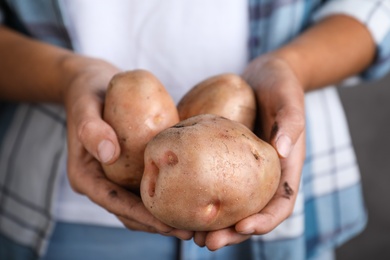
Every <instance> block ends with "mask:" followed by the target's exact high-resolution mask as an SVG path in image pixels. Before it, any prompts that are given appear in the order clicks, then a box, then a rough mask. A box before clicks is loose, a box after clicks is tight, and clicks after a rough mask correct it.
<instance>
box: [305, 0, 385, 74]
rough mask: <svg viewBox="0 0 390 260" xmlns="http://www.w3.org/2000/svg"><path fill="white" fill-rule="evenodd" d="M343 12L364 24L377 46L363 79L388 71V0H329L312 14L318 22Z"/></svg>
mask: <svg viewBox="0 0 390 260" xmlns="http://www.w3.org/2000/svg"><path fill="white" fill-rule="evenodd" d="M336 14H343V15H348V16H350V17H353V18H355V19H356V20H358V21H360V22H361V23H362V24H364V25H365V26H366V27H367V29H368V30H369V32H370V33H371V35H372V37H373V40H374V41H375V44H376V46H377V54H376V58H375V60H374V63H373V64H372V65H371V66H370V67H369V68H367V70H366V71H364V72H363V73H362V74H361V75H360V77H361V78H363V79H368V80H369V79H377V78H380V77H383V76H384V75H385V74H387V73H388V72H389V71H390V0H338V1H335V0H334V1H329V2H328V3H327V4H325V5H324V6H323V7H321V8H320V9H319V10H318V11H317V12H316V13H315V14H314V16H313V21H314V22H318V21H320V20H322V19H324V18H326V17H328V16H331V15H336Z"/></svg>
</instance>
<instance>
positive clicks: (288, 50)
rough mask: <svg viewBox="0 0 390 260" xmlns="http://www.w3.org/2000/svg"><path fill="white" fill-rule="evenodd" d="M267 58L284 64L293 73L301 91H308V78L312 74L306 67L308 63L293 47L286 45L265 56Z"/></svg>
mask: <svg viewBox="0 0 390 260" xmlns="http://www.w3.org/2000/svg"><path fill="white" fill-rule="evenodd" d="M267 56H269V57H270V58H273V59H279V60H281V61H283V62H285V63H286V64H287V65H288V66H289V67H290V69H291V70H292V72H293V73H294V75H295V77H296V78H297V80H298V82H299V83H300V85H301V87H302V89H303V91H304V92H307V91H309V90H310V88H311V87H310V86H311V78H310V77H311V75H312V73H311V68H310V66H308V64H309V63H308V61H307V59H306V58H305V55H304V54H303V53H301V52H299V51H298V50H296V49H294V47H292V46H289V45H287V46H285V47H282V48H280V49H278V50H275V51H273V52H271V53H269V54H267Z"/></svg>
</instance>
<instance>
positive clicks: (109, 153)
mask: <svg viewBox="0 0 390 260" xmlns="http://www.w3.org/2000/svg"><path fill="white" fill-rule="evenodd" d="M114 153H115V146H114V144H113V143H112V142H111V141H109V140H103V141H101V142H100V144H99V146H98V156H99V159H100V161H101V162H102V163H106V162H109V161H110V160H111V159H112V157H113V156H114Z"/></svg>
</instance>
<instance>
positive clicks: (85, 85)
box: [64, 59, 193, 239]
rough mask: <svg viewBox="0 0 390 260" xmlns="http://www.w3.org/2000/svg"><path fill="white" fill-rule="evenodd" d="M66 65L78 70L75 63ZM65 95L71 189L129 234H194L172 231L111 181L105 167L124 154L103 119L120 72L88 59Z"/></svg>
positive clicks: (182, 237) (180, 235)
mask: <svg viewBox="0 0 390 260" xmlns="http://www.w3.org/2000/svg"><path fill="white" fill-rule="evenodd" d="M68 63H69V64H68V66H75V65H74V64H73V62H72V61H69V62H68ZM87 64H88V65H87V66H85V68H84V69H83V70H82V71H80V72H79V73H77V76H76V77H74V78H73V79H72V80H71V84H70V85H69V86H67V88H66V89H65V90H64V100H65V106H66V111H67V130H68V135H67V137H68V178H69V181H70V184H71V186H72V188H73V189H74V190H75V191H76V192H78V193H81V194H84V195H86V196H87V197H88V198H89V199H90V200H92V201H93V202H95V203H96V204H98V205H100V206H101V207H103V208H105V209H106V210H107V211H109V212H111V213H112V214H115V215H116V216H117V217H118V218H119V220H120V221H121V222H122V223H123V224H124V225H125V226H126V227H127V228H129V229H131V230H137V231H145V232H151V233H160V234H162V235H166V236H176V237H178V238H180V239H190V238H192V235H193V233H192V232H189V231H184V230H177V229H174V228H172V227H170V226H168V225H166V224H164V223H162V222H161V221H159V220H157V219H156V218H155V217H153V216H152V215H151V214H150V213H149V211H148V210H147V209H146V208H145V206H144V204H143V203H142V200H141V198H140V197H139V196H137V195H135V194H133V193H131V192H130V191H128V190H126V189H124V188H122V187H120V186H118V185H116V184H115V183H113V182H111V181H109V180H108V179H107V178H106V177H105V174H104V172H103V170H102V167H101V163H113V162H114V161H115V160H116V159H117V158H118V157H119V154H120V146H119V143H118V140H117V136H116V134H115V132H114V130H113V129H112V127H111V126H109V125H108V124H107V123H106V122H105V121H104V120H103V119H102V110H103V105H104V104H103V103H104V95H105V91H106V88H107V86H108V83H109V81H110V79H111V78H112V77H113V76H114V75H115V74H116V73H119V72H120V71H119V70H118V69H117V68H115V67H114V66H112V65H110V64H108V63H106V62H103V61H100V60H92V59H91V60H89V62H88V63H87Z"/></svg>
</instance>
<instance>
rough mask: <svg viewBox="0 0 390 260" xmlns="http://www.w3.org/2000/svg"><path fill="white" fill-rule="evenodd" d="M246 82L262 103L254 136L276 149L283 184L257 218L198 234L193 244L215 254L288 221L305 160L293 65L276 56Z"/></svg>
mask: <svg viewBox="0 0 390 260" xmlns="http://www.w3.org/2000/svg"><path fill="white" fill-rule="evenodd" d="M243 78H244V79H245V80H246V81H247V82H248V83H249V84H250V85H251V86H252V87H253V88H254V90H255V93H256V98H257V101H258V106H259V107H258V109H259V111H258V118H257V120H258V122H259V123H260V124H261V126H260V129H258V130H257V132H256V134H258V136H259V137H260V138H262V139H263V140H265V141H267V142H269V143H270V144H271V145H272V146H273V147H274V148H275V149H276V150H277V152H278V154H279V158H280V163H281V170H282V173H281V179H280V183H279V187H278V189H277V191H276V193H275V195H274V197H273V198H272V199H271V201H270V202H269V203H268V204H267V206H266V207H265V208H264V209H262V210H261V211H260V212H259V213H257V214H254V215H251V216H249V217H247V218H245V219H243V220H241V221H239V222H238V223H237V224H236V225H235V226H233V227H229V228H225V229H222V230H217V231H211V232H196V233H195V235H194V241H195V243H196V244H197V245H199V246H201V247H204V246H207V248H208V249H209V250H212V251H214V250H217V249H220V248H222V247H224V246H227V245H233V244H238V243H240V242H242V241H244V240H246V239H248V238H250V237H251V236H252V235H262V234H266V233H268V232H270V231H272V230H273V229H274V228H275V227H277V226H278V225H279V224H280V223H281V222H282V221H284V220H285V219H286V218H287V217H288V216H289V215H290V214H291V213H292V211H293V208H294V204H295V200H296V197H297V194H298V188H299V183H300V177H301V171H302V167H303V163H304V159H305V131H304V129H305V127H304V126H305V115H304V91H303V87H302V86H301V84H300V82H299V80H298V79H297V77H296V75H295V74H294V72H293V69H292V68H291V66H290V65H289V64H288V63H287V62H285V61H284V60H283V59H280V58H278V57H276V56H273V55H272V54H271V55H267V56H262V57H259V58H257V59H255V60H254V61H252V62H251V63H250V64H249V66H248V67H247V69H246V71H245V72H244V74H243Z"/></svg>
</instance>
